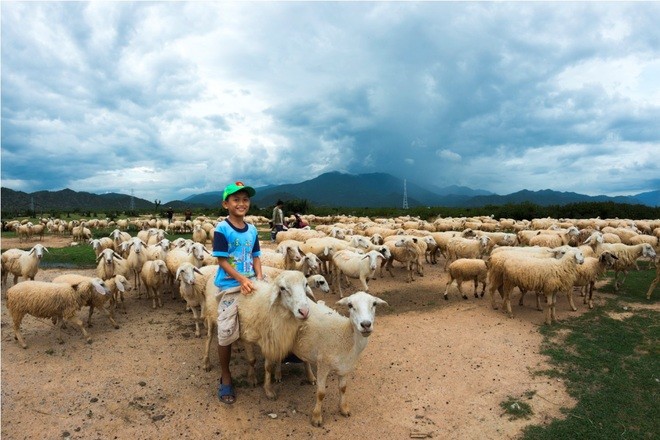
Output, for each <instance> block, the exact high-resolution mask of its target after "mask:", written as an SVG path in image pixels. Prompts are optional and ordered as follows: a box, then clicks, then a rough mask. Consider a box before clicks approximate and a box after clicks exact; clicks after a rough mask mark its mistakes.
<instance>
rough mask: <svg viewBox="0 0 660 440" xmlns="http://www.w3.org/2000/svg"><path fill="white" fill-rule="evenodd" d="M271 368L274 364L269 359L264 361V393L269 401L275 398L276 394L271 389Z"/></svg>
mask: <svg viewBox="0 0 660 440" xmlns="http://www.w3.org/2000/svg"><path fill="white" fill-rule="evenodd" d="M273 366H274V362H273V361H271V360H270V359H267V358H266V359H264V391H265V392H266V397H268V398H269V399H271V400H275V399H276V398H277V394H276V393H275V390H274V389H273V374H272V371H273Z"/></svg>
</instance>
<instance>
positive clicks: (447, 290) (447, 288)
mask: <svg viewBox="0 0 660 440" xmlns="http://www.w3.org/2000/svg"><path fill="white" fill-rule="evenodd" d="M453 282H454V279H453V278H451V277H450V278H449V281H448V282H447V286H446V287H445V301H447V300H449V296H447V294H448V293H449V286H451V284H452V283H453Z"/></svg>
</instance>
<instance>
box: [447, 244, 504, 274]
mask: <svg viewBox="0 0 660 440" xmlns="http://www.w3.org/2000/svg"><path fill="white" fill-rule="evenodd" d="M491 249H492V240H491V239H490V237H488V236H485V235H482V236H481V237H477V238H476V239H471V238H462V237H454V238H451V239H449V241H448V242H447V260H446V261H445V270H446V269H447V267H448V266H449V264H450V262H451V261H454V260H456V259H458V258H483V257H484V256H487V255H488V254H489V253H490V251H491Z"/></svg>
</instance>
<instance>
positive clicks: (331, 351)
mask: <svg viewBox="0 0 660 440" xmlns="http://www.w3.org/2000/svg"><path fill="white" fill-rule="evenodd" d="M337 304H339V305H341V306H347V307H348V310H349V317H344V316H342V315H340V314H339V313H337V312H335V311H334V310H333V309H331V308H329V307H327V306H325V305H324V304H322V303H319V304H314V303H310V306H309V318H308V319H307V320H306V321H305V322H304V323H303V324H302V326H300V331H299V332H298V336H297V337H296V339H295V344H294V345H293V350H292V351H293V353H294V354H295V355H296V356H298V357H299V358H300V359H302V360H303V361H305V362H306V364H305V365H306V370H307V376H308V379H309V380H310V382H311V383H316V404H315V406H314V409H313V410H312V420H311V421H312V425H313V426H321V425H322V424H323V414H322V412H323V408H322V403H323V399H324V398H325V394H326V380H327V377H328V374H330V373H332V372H336V373H337V375H338V376H339V393H340V398H339V412H340V413H341V414H342V415H343V416H346V417H348V416H350V415H351V411H350V408H349V405H348V402H347V399H346V384H347V376H348V374H350V373H351V372H352V371H354V370H355V367H356V364H357V362H358V360H359V358H360V354H361V353H362V351H364V349H365V348H366V346H367V343H368V341H369V339H368V338H369V336H370V335H371V333H372V332H373V330H374V320H375V317H376V306H379V305H387V302H385V301H383V300H382V299H380V298H377V297H375V296H372V295H369V294H368V293H366V292H356V293H354V294H352V295H351V296H347V297H346V298H342V299H341V300H339V301H338V302H337ZM309 364H316V378H315V377H314V375H313V373H312V371H311V368H310V366H309Z"/></svg>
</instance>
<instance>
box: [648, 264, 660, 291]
mask: <svg viewBox="0 0 660 440" xmlns="http://www.w3.org/2000/svg"><path fill="white" fill-rule="evenodd" d="M658 282H660V258H658V257H656V260H655V278H654V279H653V281H651V285H650V286H649V291H648V292H646V299H651V294H652V293H653V289H655V286H657V285H658Z"/></svg>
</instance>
